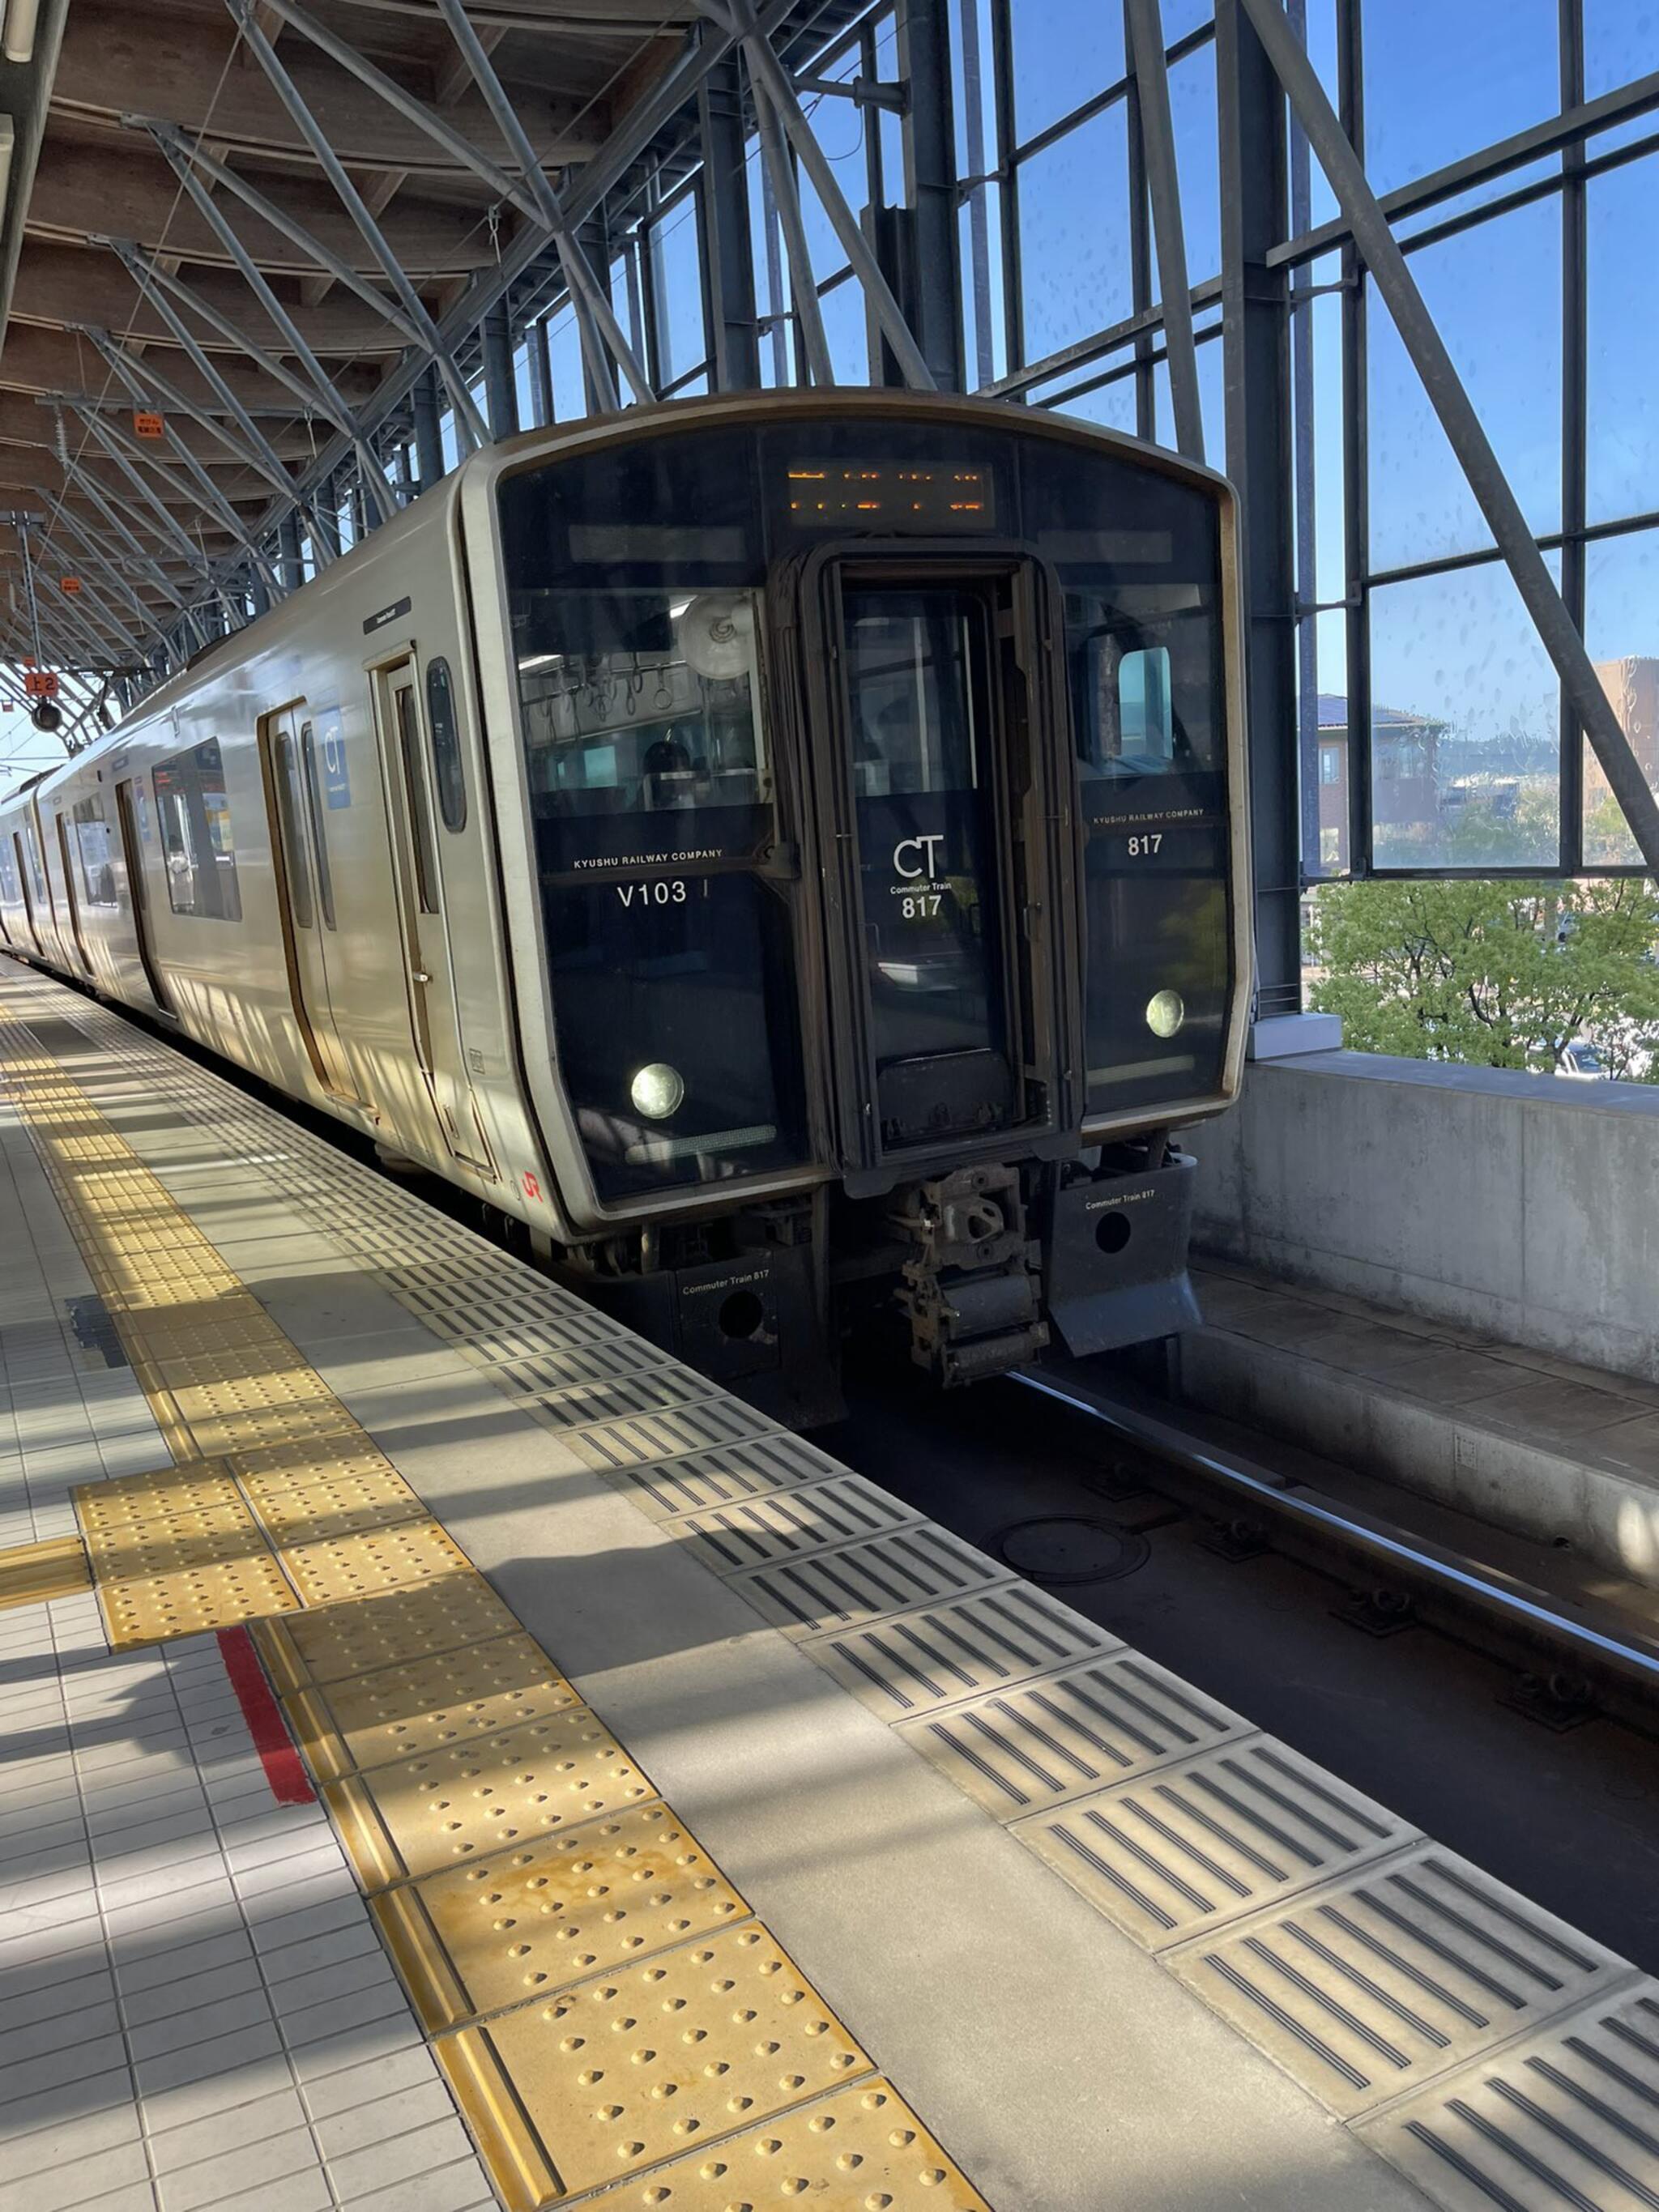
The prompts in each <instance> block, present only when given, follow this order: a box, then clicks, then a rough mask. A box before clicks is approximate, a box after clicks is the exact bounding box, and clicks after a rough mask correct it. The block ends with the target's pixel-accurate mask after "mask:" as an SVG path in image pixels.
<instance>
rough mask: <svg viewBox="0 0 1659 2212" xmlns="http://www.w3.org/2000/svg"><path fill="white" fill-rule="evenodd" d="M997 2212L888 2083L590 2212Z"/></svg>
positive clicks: (757, 2133) (619, 2192)
mask: <svg viewBox="0 0 1659 2212" xmlns="http://www.w3.org/2000/svg"><path fill="white" fill-rule="evenodd" d="M798 2202H799V2203H807V2204H810V2205H811V2207H812V2212H990V2207H989V2205H988V2204H987V2203H986V2201H985V2199H984V2198H983V2197H981V2195H980V2193H979V2191H977V2190H976V2189H972V2188H970V2187H969V2185H968V2183H967V2182H966V2181H965V2180H964V2179H963V2176H962V2175H961V2174H960V2173H959V2172H957V2168H956V2167H955V2166H953V2165H952V2164H951V2160H949V2159H948V2158H947V2157H946V2156H945V2153H944V2151H942V2150H941V2149H940V2148H939V2144H938V2143H937V2142H935V2141H934V2139H933V2136H930V2135H929V2134H928V2132H927V2129H926V2128H925V2127H923V2125H922V2124H921V2121H920V2120H919V2119H918V2118H916V2116H915V2113H914V2112H912V2111H911V2110H910V2107H909V2106H908V2105H907V2104H906V2103H905V2101H904V2100H903V2099H902V2097H901V2096H900V2095H899V2094H898V2092H897V2091H896V2089H895V2088H894V2087H893V2085H892V2083H891V2082H890V2081H882V2080H880V2079H879V2078H878V2079H877V2080H875V2081H855V2082H854V2083H853V2084H852V2086H851V2087H848V2088H845V2089H838V2090H836V2092H835V2093H834V2094H833V2095H831V2096H828V2097H823V2098H820V2099H819V2100H818V2101H817V2104H815V2105H808V2106H805V2107H803V2108H802V2109H800V2110H799V2111H796V2112H785V2113H781V2114H780V2115H779V2116H778V2117H777V2118H775V2119H770V2120H768V2121H767V2122H766V2123H765V2124H763V2126H760V2127H756V2128H748V2129H745V2130H744V2132H743V2133H742V2134H741V2135H735V2136H726V2138H725V2139H724V2141H723V2142H720V2143H718V2144H714V2145H710V2146H709V2147H708V2148H705V2149H702V2150H696V2151H692V2152H690V2154H688V2155H687V2156H685V2157H684V2158H677V2159H674V2160H671V2161H670V2163H669V2164H668V2165H666V2166H654V2167H653V2168H652V2170H651V2171H650V2172H648V2173H646V2174H642V2175H641V2177H640V2178H639V2179H638V2180H636V2181H625V2182H623V2184H622V2185H621V2186H620V2187H619V2188H616V2189H606V2190H602V2191H600V2192H599V2195H598V2196H597V2197H589V2198H588V2199H587V2201H586V2203H585V2204H584V2205H583V2207H582V2212H733V2208H734V2207H739V2208H743V2212H761V2208H762V2207H763V2206H766V2205H771V2204H778V2205H785V2204H793V2203H798Z"/></svg>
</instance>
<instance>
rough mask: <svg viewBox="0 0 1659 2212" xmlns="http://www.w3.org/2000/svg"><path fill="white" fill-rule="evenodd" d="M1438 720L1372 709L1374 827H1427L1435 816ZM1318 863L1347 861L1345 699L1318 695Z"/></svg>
mask: <svg viewBox="0 0 1659 2212" xmlns="http://www.w3.org/2000/svg"><path fill="white" fill-rule="evenodd" d="M1444 728H1445V724H1444V723H1443V722H1437V721H1434V720H1431V719H1430V717H1429V716H1427V715H1426V714H1408V713H1407V712H1406V711H1404V710H1403V709H1402V708H1399V707H1373V708H1371V820H1372V822H1373V823H1374V824H1375V825H1376V828H1377V829H1409V828H1415V827H1418V826H1426V825H1428V824H1429V823H1433V822H1435V821H1437V819H1438V818H1439V812H1440V776H1439V757H1438V756H1439V746H1440V736H1441V732H1442V731H1443V729H1444ZM1319 864H1320V866H1321V867H1322V869H1324V870H1326V871H1327V872H1330V873H1333V874H1340V873H1341V872H1342V871H1343V870H1344V869H1346V866H1347V865H1348V702H1347V701H1346V699H1342V698H1338V697H1337V696H1334V694H1333V693H1331V692H1328V691H1322V692H1321V693H1320V695H1319Z"/></svg>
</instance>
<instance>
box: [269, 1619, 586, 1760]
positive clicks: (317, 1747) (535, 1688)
mask: <svg viewBox="0 0 1659 2212" xmlns="http://www.w3.org/2000/svg"><path fill="white" fill-rule="evenodd" d="M285 1702H286V1704H287V1707H288V1715H289V1725H290V1726H291V1727H292V1729H293V1730H294V1733H295V1735H296V1736H297V1737H298V1739H299V1741H300V1745H301V1749H302V1750H303V1751H304V1753H305V1754H306V1757H307V1759H309V1760H310V1762H311V1764H312V1766H313V1769H314V1770H315V1771H316V1772H317V1773H318V1774H319V1776H320V1777H321V1778H322V1779H323V1780H325V1781H328V1782H332V1781H336V1780H337V1779H338V1778H339V1777H340V1776H342V1775H343V1774H348V1773H349V1772H350V1771H351V1769H352V1768H353V1767H354V1766H383V1765H386V1763H387V1762H388V1761H389V1760H392V1759H410V1758H413V1757H415V1756H416V1754H418V1753H422V1752H428V1751H436V1750H439V1749H441V1748H443V1747H446V1746H447V1745H450V1744H455V1743H461V1742H464V1741H465V1740H466V1739H467V1738H468V1737H470V1736H475V1735H490V1734H492V1733H494V1732H495V1731H496V1730H499V1729H507V1728H511V1727H512V1726H513V1725H514V1724H515V1723H520V1722H525V1721H535V1720H541V1719H544V1718H545V1717H546V1716H547V1715H548V1714H550V1713H559V1712H565V1711H568V1710H569V1708H570V1707H571V1706H572V1705H580V1703H581V1700H580V1698H578V1696H577V1695H576V1692H574V1690H573V1689H572V1688H571V1686H570V1685H569V1683H568V1682H567V1681H566V1680H565V1679H564V1677H563V1675H562V1674H560V1673H559V1671H558V1669H557V1668H556V1667H554V1666H553V1665H552V1664H551V1662H550V1661H549V1659H548V1658H547V1656H546V1654H545V1653H544V1651H543V1650H542V1647H541V1645H540V1644H538V1643H537V1641H536V1639H535V1638H534V1637H532V1636H526V1635H524V1634H522V1633H519V1634H515V1635H510V1636H496V1637H492V1638H490V1639H489V1642H488V1643H485V1644H475V1645H473V1646H471V1647H470V1648H464V1649H462V1650H457V1651H446V1652H442V1653H440V1654H437V1655H435V1656H433V1657H431V1658H425V1659H413V1660H410V1661H408V1662H405V1663H404V1664H403V1665H402V1666H397V1667H381V1668H377V1669H376V1670H375V1672H374V1674H356V1675H352V1676H350V1677H349V1678H348V1679H347V1680H344V1681H342V1682H335V1683H333V1684H331V1686H329V1687H327V1688H326V1689H324V1688H319V1687H307V1688H305V1689H301V1690H297V1691H295V1692H292V1693H291V1694H290V1695H289V1698H288V1699H287V1700H286V1701H285Z"/></svg>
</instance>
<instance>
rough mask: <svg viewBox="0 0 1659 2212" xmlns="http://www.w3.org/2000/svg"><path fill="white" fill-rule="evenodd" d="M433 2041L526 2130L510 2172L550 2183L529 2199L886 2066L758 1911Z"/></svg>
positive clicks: (671, 2153)
mask: <svg viewBox="0 0 1659 2212" xmlns="http://www.w3.org/2000/svg"><path fill="white" fill-rule="evenodd" d="M433 2047H434V2049H435V2051H436V2052H437V2054H438V2057H439V2058H440V2059H441V2062H442V2063H443V2066H444V2069H445V2071H446V2072H447V2074H448V2075H449V2077H450V2079H451V2081H452V2082H454V2083H455V2084H456V2086H457V2088H458V2090H459V2091H460V2093H461V2094H462V2097H463V2101H464V2102H470V2100H477V2101H478V2102H479V2103H482V2104H484V2105H487V2106H488V2108H489V2111H490V2112H492V2113H493V2114H494V2116H495V2126H496V2128H497V2129H498V2130H499V2131H500V2133H501V2136H502V2137H503V2138H504V2139H505V2140H506V2141H507V2142H510V2143H512V2144H513V2148H514V2155H513V2156H512V2158H511V2160H510V2164H508V2171H509V2172H516V2173H517V2174H518V2175H520V2176H522V2177H523V2179H524V2181H525V2183H526V2184H527V2185H528V2191H534V2190H536V2189H537V2188H538V2187H539V2191H540V2193H539V2195H537V2194H531V2193H528V2191H527V2192H526V2194H525V2195H522V2196H520V2197H517V2198H516V2199H515V2198H513V2197H509V2198H508V2202H509V2203H514V2202H516V2203H520V2204H525V2203H530V2204H533V2203H544V2202H546V2201H547V2200H548V2199H549V2198H550V2197H558V2196H572V2195H574V2193H575V2192H576V2191H578V2190H584V2189H592V2188H595V2187H597V2186H599V2185H600V2184H601V2183H605V2182H611V2181H617V2180H620V2179H624V2178H625V2177H626V2176H627V2175H629V2173H631V2172H638V2171H639V2170H640V2169H641V2168H642V2167H645V2166H653V2165H655V2164H656V2163H658V2162H659V2160H665V2159H669V2158H672V2157H675V2156H677V2155H678V2154H682V2153H684V2152H685V2151H687V2150H690V2149H694V2148H700V2147H701V2146H702V2144H703V2143H705V2142H710V2143H712V2142H715V2141H716V2140H717V2139H718V2138H720V2136H724V2135H726V2134H728V2133H731V2132H733V2131H735V2130H738V2129H740V2128H749V2127H752V2126H753V2125H754V2124H756V2123H757V2122H758V2121H763V2120H765V2119H768V2118H770V2117H771V2116H772V2115H773V2114H774V2113H776V2112H786V2111H787V2110H788V2108H789V2107H790V2106H793V2105H798V2104H800V2103H802V2102H804V2101H805V2100H806V2099H808V2098H811V2097H816V2096H818V2095H820V2094H821V2093H823V2091H824V2090H826V2089H830V2088H833V2087H836V2085H837V2084H838V2083H840V2082H842V2081H847V2080H849V2079H852V2078H854V2077H855V2076H856V2075H860V2074H863V2073H869V2072H872V2071H873V2069H872V2066H871V2063H870V2061H869V2059H868V2058H867V2057H866V2055H865V2053H864V2051H862V2050H861V2049H860V2046H859V2045H857V2044H856V2043H855V2042H854V2040H853V2039H852V2037H851V2036H850V2035H848V2033H847V2030H846V2029H845V2028H844V2027H842V2024H841V2022H840V2021H838V2020H837V2019H836V2016H835V2015H834V2014H833V2013H832V2012H831V2011H830V2009H829V2007H828V2006H827V2005H826V2004H825V2003H824V2002H823V1998H822V1997H821V1996H819V1995H818V1993H817V1990H815V1989H814V1988H813V1987H812V1985H811V1983H810V1982H809V1981H807V1979H806V1978H805V1976H804V1975H803V1974H802V1973H801V1972H800V1971H799V1968H798V1967H797V1966H795V1964H794V1961H793V1960H792V1959H790V1958H789V1956H788V1955H787V1953H786V1952H784V1951H783V1950H781V1948H779V1946H778V1945H777V1944H776V1943H775V1942H773V1940H772V1937H771V1936H770V1935H769V1933H768V1932H767V1930H766V1929H764V1928H761V1927H757V1926H749V1927H744V1928H734V1929H729V1930H728V1931H727V1932H726V1933H725V1934H724V1935H720V1936H714V1937H713V1938H711V1940H710V1941H709V1942H706V1943H702V1942H692V1943H690V1944H686V1945H684V1946H683V1947H682V1948H680V1949H679V1950H678V1951H665V1952H664V1953H662V1954H660V1955H659V1956H658V1957H656V1958H654V1959H648V1960H645V1961H643V1962H642V1963H641V1965H639V1966H628V1967H625V1968H624V1969H623V1971H622V1972H620V1973H616V1974H606V1975H601V1976H599V1977H598V1978H595V1979H593V1980H592V1981H588V1982H583V1983H580V1984H577V1985H576V1986H575V1987H574V1988H573V1989H569V1990H565V1991H563V1992H562V1994H561V1995H559V1996H556V1997H553V1998H550V2000H549V2001H548V2002H545V2003H532V2004H530V2005H521V2006H520V2008H519V2009H518V2010H517V2011H516V2012H510V2013H504V2014H502V2015H501V2016H500V2017H499V2018H497V2019H495V2020H493V2021H490V2022H489V2024H488V2025H487V2026H485V2027H465V2028H461V2029H459V2031H458V2032H457V2033H455V2034H453V2035H446V2036H440V2037H439V2038H438V2039H437V2041H436V2043H435V2045H434V2046H433ZM463 2084H465V2087H463ZM498 2185H499V2181H498ZM738 2201H741V2200H738Z"/></svg>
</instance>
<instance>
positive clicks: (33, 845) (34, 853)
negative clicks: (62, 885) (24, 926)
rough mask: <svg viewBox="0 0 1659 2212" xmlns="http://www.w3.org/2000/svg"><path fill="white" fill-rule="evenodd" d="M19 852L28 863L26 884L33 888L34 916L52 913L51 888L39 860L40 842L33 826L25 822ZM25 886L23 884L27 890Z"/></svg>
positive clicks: (44, 869)
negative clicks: (31, 885)
mask: <svg viewBox="0 0 1659 2212" xmlns="http://www.w3.org/2000/svg"><path fill="white" fill-rule="evenodd" d="M21 851H22V853H23V855H24V857H25V859H26V860H27V863H28V883H31V884H33V886H34V907H33V911H34V912H35V913H36V914H46V913H50V912H51V911H52V887H51V885H50V884H48V883H47V881H46V868H45V866H44V865H43V863H42V861H41V859H40V839H39V837H37V836H36V835H35V834H34V824H33V823H32V822H26V823H24V825H23V829H22V842H21ZM25 889H26V890H27V884H25Z"/></svg>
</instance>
